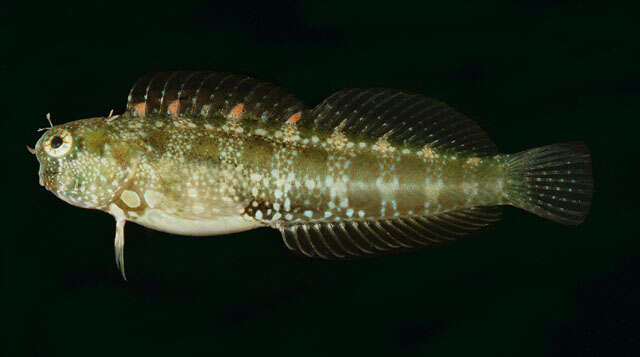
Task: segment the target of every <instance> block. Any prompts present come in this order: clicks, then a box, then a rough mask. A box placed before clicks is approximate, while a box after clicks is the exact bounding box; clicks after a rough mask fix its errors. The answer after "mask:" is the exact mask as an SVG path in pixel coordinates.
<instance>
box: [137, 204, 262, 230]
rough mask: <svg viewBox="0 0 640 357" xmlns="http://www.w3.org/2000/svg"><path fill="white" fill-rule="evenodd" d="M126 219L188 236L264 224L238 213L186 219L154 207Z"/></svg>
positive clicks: (249, 227) (249, 228)
mask: <svg viewBox="0 0 640 357" xmlns="http://www.w3.org/2000/svg"><path fill="white" fill-rule="evenodd" d="M127 220H129V221H132V222H135V223H138V224H140V225H143V226H145V227H147V228H151V229H155V230H157V231H161V232H166V233H171V234H180V235H188V236H213V235H223V234H229V233H235V232H242V231H247V230H251V229H254V228H258V227H263V226H264V225H263V224H261V223H260V222H258V221H256V220H253V219H249V218H245V217H243V216H240V215H236V216H218V217H215V218H208V219H202V218H200V219H188V218H183V217H178V216H175V215H170V214H167V213H165V212H163V211H162V210H160V209H155V208H148V209H146V210H145V211H144V212H143V213H142V214H140V215H139V216H137V217H128V218H127Z"/></svg>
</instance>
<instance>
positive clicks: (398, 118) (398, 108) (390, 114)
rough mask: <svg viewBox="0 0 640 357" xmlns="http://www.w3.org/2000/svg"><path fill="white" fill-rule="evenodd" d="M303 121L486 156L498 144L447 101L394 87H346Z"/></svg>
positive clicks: (354, 133) (372, 137)
mask: <svg viewBox="0 0 640 357" xmlns="http://www.w3.org/2000/svg"><path fill="white" fill-rule="evenodd" d="M306 118H308V119H307V120H303V121H302V124H301V125H306V126H308V127H315V128H319V129H323V130H329V131H330V130H333V129H334V128H336V127H338V125H340V126H341V127H342V132H343V133H344V134H345V135H347V136H351V137H357V138H360V139H365V140H366V139H369V140H375V139H377V138H379V137H381V136H383V135H384V136H385V137H386V139H387V140H388V141H389V142H390V143H391V144H395V145H401V146H408V147H423V146H425V145H429V147H431V148H437V149H441V150H447V151H455V152H460V153H470V154H474V155H478V156H487V155H493V154H496V153H497V149H496V146H495V144H493V142H492V141H491V139H489V137H488V136H487V134H486V133H485V132H484V131H483V130H482V129H481V128H480V126H479V125H478V124H477V123H475V122H474V121H472V120H471V119H469V118H467V117H466V116H464V115H462V114H460V113H458V112H457V111H455V110H453V109H452V108H450V107H449V106H447V105H446V104H444V103H442V102H440V101H437V100H434V99H431V98H427V97H424V96H422V95H419V94H410V93H405V92H402V91H398V90H394V89H381V88H371V89H357V88H352V89H343V90H341V91H338V92H336V93H334V94H333V95H331V96H330V97H329V98H327V99H325V100H324V101H323V102H322V103H320V104H319V105H317V106H316V107H315V108H313V109H312V110H311V111H310V112H309V113H307V115H306Z"/></svg>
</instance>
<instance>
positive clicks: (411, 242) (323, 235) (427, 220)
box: [280, 206, 501, 259]
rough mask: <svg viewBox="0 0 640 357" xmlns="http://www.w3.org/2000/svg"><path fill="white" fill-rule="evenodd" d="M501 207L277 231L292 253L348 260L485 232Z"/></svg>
mask: <svg viewBox="0 0 640 357" xmlns="http://www.w3.org/2000/svg"><path fill="white" fill-rule="evenodd" d="M500 214H501V208H500V207H499V206H492V207H473V208H466V209H461V210H457V211H451V212H445V213H440V214H437V215H434V216H429V217H410V218H394V219H383V220H378V221H344V222H334V223H306V224H294V225H287V226H283V227H281V228H280V232H281V233H282V239H283V240H284V242H285V244H286V245H287V247H288V248H289V249H291V250H293V251H296V252H299V253H302V254H304V255H305V256H308V257H312V258H324V259H349V258H354V257H359V256H369V255H376V254H383V253H390V252H398V251H406V250H412V249H416V248H420V247H427V246H435V245H440V244H443V243H445V242H447V241H452V240H455V239H458V238H462V237H464V236H467V235H470V234H472V233H474V232H477V231H479V230H482V229H485V228H486V227H488V226H489V225H491V224H492V223H494V222H497V221H498V220H499V219H500Z"/></svg>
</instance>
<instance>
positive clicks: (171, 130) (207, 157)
mask: <svg viewBox="0 0 640 357" xmlns="http://www.w3.org/2000/svg"><path fill="white" fill-rule="evenodd" d="M92 120H95V119H92ZM102 120H103V121H104V124H103V125H104V126H105V131H106V132H110V133H112V134H110V135H112V136H113V137H117V138H118V142H119V143H120V144H121V145H125V144H126V145H128V147H129V148H130V150H132V151H135V152H143V153H144V154H143V155H139V156H136V157H135V158H133V159H132V160H130V161H129V162H128V163H127V164H124V165H123V167H126V169H124V170H125V171H126V172H127V173H130V172H134V173H133V175H132V177H131V179H130V182H129V183H127V185H125V187H124V188H125V189H126V190H128V191H133V192H135V193H136V194H137V196H138V197H139V198H140V203H139V204H135V207H130V206H129V205H127V200H126V199H125V200H116V202H115V203H116V204H117V205H118V206H119V207H120V208H121V209H122V210H123V211H124V212H125V213H126V214H127V217H128V219H129V220H132V221H137V222H139V223H142V224H146V223H147V222H145V221H144V218H143V220H140V218H141V217H145V210H146V209H147V208H151V209H156V210H160V211H162V212H163V213H165V214H167V215H173V216H176V217H179V218H184V219H188V220H199V221H201V220H216V221H218V220H219V218H220V217H221V216H237V215H242V216H244V217H246V218H247V220H248V221H251V220H254V219H255V220H256V221H257V222H256V223H255V224H258V223H259V224H260V225H270V226H276V227H277V226H279V225H282V224H287V223H288V222H333V221H339V220H358V219H360V220H362V219H366V220H375V219H380V218H393V217H398V216H400V217H406V216H423V215H429V214H436V213H440V212H445V211H450V210H455V209H458V208H464V207H473V206H478V205H496V204H501V203H502V202H503V194H504V187H505V175H504V164H503V163H504V160H503V159H502V158H501V157H500V156H496V157H490V158H483V159H479V158H477V159H476V158H473V157H472V156H469V155H467V156H460V155H455V154H446V153H443V152H437V151H432V152H430V153H428V155H425V153H424V150H422V149H415V148H413V149H412V148H402V147H393V146H391V145H390V144H388V143H385V142H384V141H383V140H377V141H376V140H370V141H360V142H353V141H350V140H349V139H347V138H346V137H344V135H341V133H340V130H339V129H336V130H335V131H334V132H317V131H313V130H298V129H296V127H295V125H292V124H286V123H285V124H284V125H282V126H281V127H277V126H275V127H274V126H272V127H268V126H257V125H253V124H254V123H252V122H251V121H248V120H242V119H230V118H226V117H222V116H220V117H217V118H212V119H204V120H203V119H191V118H184V117H183V118H177V117H173V118H172V117H170V116H157V117H153V116H151V117H143V118H140V117H133V116H121V117H119V118H117V119H116V120H111V121H107V120H105V119H102ZM98 150H103V149H102V148H98ZM96 154H97V155H99V153H98V152H96ZM127 175H128V174H127ZM125 176H126V175H125ZM104 209H105V210H108V209H109V207H108V206H106V207H105V208H104ZM183 229H184V230H186V228H179V227H174V229H173V230H176V231H181V230H183ZM165 230H168V231H172V229H171V227H166V228H165ZM202 234H210V233H209V232H202Z"/></svg>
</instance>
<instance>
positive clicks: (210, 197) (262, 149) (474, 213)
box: [27, 71, 593, 280]
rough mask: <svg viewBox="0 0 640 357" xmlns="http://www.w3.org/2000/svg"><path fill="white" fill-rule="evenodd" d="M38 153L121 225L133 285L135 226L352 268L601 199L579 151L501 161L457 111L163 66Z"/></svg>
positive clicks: (574, 146) (71, 192)
mask: <svg viewBox="0 0 640 357" xmlns="http://www.w3.org/2000/svg"><path fill="white" fill-rule="evenodd" d="M47 119H48V120H49V127H47V128H44V129H41V131H44V133H43V134H42V136H41V137H40V138H39V139H38V141H37V143H36V145H35V148H31V147H29V146H27V148H28V149H29V152H31V153H32V154H34V155H35V156H36V157H37V160H38V162H39V165H40V166H39V173H38V175H39V183H40V185H42V186H44V187H45V188H46V189H47V190H48V191H50V192H51V193H53V194H54V195H55V196H57V197H58V198H60V199H62V200H63V201H65V202H67V203H69V204H71V205H74V206H78V207H81V208H86V209H96V210H100V211H103V212H106V213H108V214H110V215H112V216H113V217H114V218H115V223H116V224H115V239H114V248H115V256H116V264H117V267H118V269H119V270H120V272H121V274H122V277H123V278H124V279H125V280H126V274H125V268H124V245H125V235H124V227H125V223H126V222H127V221H131V222H135V223H137V224H140V225H142V226H145V227H148V228H150V229H153V230H157V231H162V232H167V233H171V234H177V235H188V236H213V235H226V234H230V233H234V232H242V231H247V230H251V229H255V228H259V227H271V228H274V229H276V230H278V231H280V233H281V236H282V240H283V241H284V243H285V245H286V247H287V248H288V249H290V250H291V251H294V252H296V253H297V254H299V255H302V256H306V257H311V258H323V259H333V260H342V259H352V258H357V257H365V256H376V255H381V254H385V253H392V252H403V251H410V250H415V249H418V248H421V247H429V246H439V245H442V244H444V243H447V242H450V241H455V240H457V239H459V238H463V237H466V236H469V235H472V234H474V233H477V232H480V231H482V230H485V229H486V228H487V227H489V226H491V225H493V224H494V223H495V222H497V221H498V220H499V219H500V216H501V211H502V207H503V206H515V207H518V208H521V209H523V210H525V211H528V212H531V213H533V214H536V215H538V216H541V217H543V218H546V219H549V220H552V221H555V222H558V223H561V224H564V225H577V224H580V223H582V222H583V221H584V220H585V219H586V217H587V215H588V212H589V208H590V204H591V197H592V194H593V178H592V170H591V158H590V153H589V150H588V148H587V146H586V145H585V144H584V143H582V142H567V143H560V144H553V145H546V146H542V147H538V148H533V149H527V150H524V151H521V152H518V153H513V154H504V153H499V152H498V150H497V148H496V145H495V144H494V143H493V142H492V141H491V139H490V138H489V136H488V135H487V134H486V132H485V131H484V130H483V129H482V128H481V127H480V126H479V125H478V124H477V123H476V122H474V121H473V120H471V119H469V118H468V117H467V116H465V115H463V114H461V113H459V112H458V111H456V110H454V109H453V108H451V107H449V106H448V105H446V104H445V103H443V102H441V101H438V100H436V99H432V98H429V97H426V96H423V95H421V94H415V93H409V92H405V91H402V90H395V89H385V88H369V89H359V88H350V89H343V90H340V91H338V92H336V93H334V94H332V95H331V96H329V97H328V98H326V99H325V100H324V101H322V102H321V103H320V104H318V105H316V106H315V107H307V106H306V105H305V104H303V103H302V102H301V101H300V100H298V99H297V98H296V97H294V96H293V95H291V94H289V93H288V92H286V91H285V90H284V89H282V88H280V87H278V86H276V85H273V84H270V83H267V82H262V81H258V80H256V79H253V78H251V77H247V76H242V75H234V74H229V73H222V72H212V71H174V72H161V73H152V74H149V75H146V76H144V77H142V78H140V79H139V80H138V81H136V82H135V84H134V85H133V87H132V88H131V90H130V92H129V96H128V99H127V105H126V110H125V111H124V112H123V113H121V114H118V115H113V111H111V113H109V115H107V116H102V117H93V118H88V119H81V120H76V121H70V122H67V123H64V124H60V125H53V123H51V120H50V117H49V116H47Z"/></svg>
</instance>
